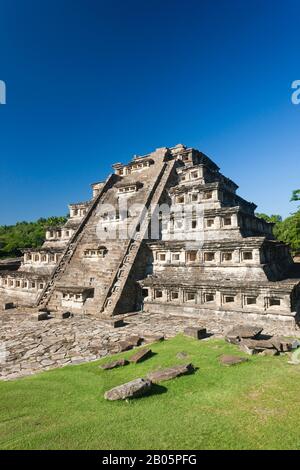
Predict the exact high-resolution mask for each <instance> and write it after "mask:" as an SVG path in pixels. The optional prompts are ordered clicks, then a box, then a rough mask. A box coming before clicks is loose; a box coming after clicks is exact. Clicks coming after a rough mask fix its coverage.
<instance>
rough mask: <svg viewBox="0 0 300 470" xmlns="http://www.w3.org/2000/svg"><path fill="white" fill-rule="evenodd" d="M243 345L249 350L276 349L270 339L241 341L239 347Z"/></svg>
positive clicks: (274, 343)
mask: <svg viewBox="0 0 300 470" xmlns="http://www.w3.org/2000/svg"><path fill="white" fill-rule="evenodd" d="M242 345H245V346H247V347H248V348H249V349H256V350H263V349H277V347H276V346H275V345H276V342H275V341H273V340H272V339H262V340H255V339H242V341H241V342H240V346H242Z"/></svg>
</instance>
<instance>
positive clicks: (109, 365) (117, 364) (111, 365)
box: [100, 359, 129, 370]
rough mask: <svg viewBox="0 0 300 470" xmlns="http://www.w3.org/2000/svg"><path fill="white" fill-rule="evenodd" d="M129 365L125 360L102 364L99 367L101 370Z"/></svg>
mask: <svg viewBox="0 0 300 470" xmlns="http://www.w3.org/2000/svg"><path fill="white" fill-rule="evenodd" d="M127 364H129V362H128V361H126V359H118V360H117V361H112V362H108V363H107V364H102V365H101V366H100V367H101V369H103V370H110V369H115V368H116V367H123V366H127Z"/></svg>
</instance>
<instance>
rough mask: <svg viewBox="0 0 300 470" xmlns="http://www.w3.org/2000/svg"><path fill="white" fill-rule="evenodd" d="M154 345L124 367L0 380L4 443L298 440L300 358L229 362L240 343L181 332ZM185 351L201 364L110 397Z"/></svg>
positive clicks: (278, 444)
mask: <svg viewBox="0 0 300 470" xmlns="http://www.w3.org/2000/svg"><path fill="white" fill-rule="evenodd" d="M152 350H153V351H154V352H155V353H156V354H155V355H154V356H153V357H152V358H150V359H148V360H147V361H145V362H144V363H141V364H136V365H133V364H131V365H128V366H126V367H124V368H121V369H116V370H110V371H102V370H100V369H99V364H100V363H101V362H103V361H107V360H108V359H105V360H103V361H98V362H94V363H90V364H84V365H79V366H70V367H66V368H64V369H56V370H53V371H49V372H44V373H41V374H39V375H36V376H33V377H29V378H25V379H21V380H17V381H13V382H3V383H0V448H1V449H300V437H299V422H300V407H299V385H300V366H292V365H289V364H288V363H287V360H288V358H287V357H286V356H285V357H250V358H249V362H247V363H243V364H239V365H236V366H232V367H224V366H221V365H220V364H219V362H218V356H219V355H221V354H224V353H229V354H232V353H233V354H237V355H239V351H238V349H237V348H236V347H235V346H232V345H229V344H226V343H225V342H224V341H222V340H209V341H205V342H203V341H202V342H201V341H196V340H193V339H189V338H186V337H183V336H177V337H176V338H174V339H172V340H169V341H165V342H163V343H159V344H155V345H153V346H152ZM179 351H186V352H187V353H189V357H188V361H191V362H192V363H193V364H194V365H195V366H197V367H198V368H199V369H198V370H197V372H196V373H195V374H193V375H189V376H183V377H180V378H177V379H175V380H171V381H168V382H164V383H163V384H162V387H161V388H160V390H158V391H157V393H155V394H153V395H151V396H147V397H143V398H139V399H136V400H132V401H129V402H107V401H105V400H104V398H103V394H104V392H105V391H106V390H108V389H110V388H112V387H114V386H116V385H119V384H121V383H123V382H126V381H129V380H132V379H134V378H137V377H142V376H144V375H145V374H146V373H147V372H148V371H150V370H153V369H156V368H158V367H159V366H160V365H163V366H171V365H174V364H179V363H184V362H187V361H186V360H178V359H177V358H176V353H177V352H179ZM131 354H132V352H128V353H126V354H120V355H118V356H117V357H128V356H130V355H131ZM248 357H249V356H248Z"/></svg>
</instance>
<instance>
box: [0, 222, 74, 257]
mask: <svg viewBox="0 0 300 470" xmlns="http://www.w3.org/2000/svg"><path fill="white" fill-rule="evenodd" d="M66 221H67V218H66V217H49V218H48V219H43V218H41V219H38V220H37V221H36V222H17V223H16V224H15V225H11V226H7V225H2V226H0V258H9V257H18V256H21V254H22V252H21V250H22V249H23V248H39V247H40V246H41V245H42V244H43V242H44V240H45V231H46V228H47V227H49V226H52V225H63V224H65V223H66Z"/></svg>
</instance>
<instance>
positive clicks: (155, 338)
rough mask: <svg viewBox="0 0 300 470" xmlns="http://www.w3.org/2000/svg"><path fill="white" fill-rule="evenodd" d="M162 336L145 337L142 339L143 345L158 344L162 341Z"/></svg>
mask: <svg viewBox="0 0 300 470" xmlns="http://www.w3.org/2000/svg"><path fill="white" fill-rule="evenodd" d="M164 339H165V337H164V335H145V336H143V337H142V341H143V344H151V343H158V342H160V341H164Z"/></svg>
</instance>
